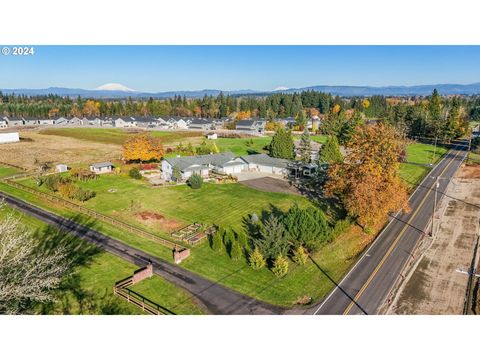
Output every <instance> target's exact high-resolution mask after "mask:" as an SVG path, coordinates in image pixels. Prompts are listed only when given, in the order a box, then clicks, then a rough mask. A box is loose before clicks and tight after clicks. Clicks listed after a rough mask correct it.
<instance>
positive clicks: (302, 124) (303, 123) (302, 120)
mask: <svg viewBox="0 0 480 360" xmlns="http://www.w3.org/2000/svg"><path fill="white" fill-rule="evenodd" d="M295 125H296V126H298V127H299V128H300V129H306V128H307V127H308V126H307V117H306V116H305V111H303V110H302V111H300V112H299V113H298V114H297V116H296V118H295Z"/></svg>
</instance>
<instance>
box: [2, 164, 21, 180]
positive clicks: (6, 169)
mask: <svg viewBox="0 0 480 360" xmlns="http://www.w3.org/2000/svg"><path fill="white" fill-rule="evenodd" d="M18 172H19V170H18V169H15V168H12V167H8V166H4V165H0V178H2V177H6V176H11V175H15V174H17V173H18Z"/></svg>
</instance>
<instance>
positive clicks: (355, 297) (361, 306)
mask: <svg viewBox="0 0 480 360" xmlns="http://www.w3.org/2000/svg"><path fill="white" fill-rule="evenodd" d="M466 148H467V145H465V144H463V143H462V144H461V145H457V146H456V147H454V148H453V149H451V150H450V151H449V152H448V153H447V154H446V155H445V156H444V158H443V159H442V160H441V161H440V162H439V163H438V164H437V165H436V166H435V168H433V169H432V171H431V172H430V173H429V176H427V177H426V178H425V179H424V180H423V182H422V183H421V184H420V185H419V186H418V187H417V189H416V190H415V192H414V193H413V194H412V196H411V197H410V207H411V209H412V210H411V211H410V213H408V214H405V213H400V214H394V215H393V216H392V219H391V221H390V222H389V223H388V225H387V226H386V227H385V229H384V230H383V231H382V232H381V233H380V235H379V236H378V237H377V238H376V240H375V241H374V242H373V243H372V245H371V246H370V247H369V248H368V249H367V250H366V251H365V252H364V254H363V256H362V257H361V258H360V259H359V261H358V262H357V263H356V264H355V266H354V267H353V268H352V269H351V270H350V272H349V273H348V274H347V275H346V276H345V277H344V278H343V280H342V281H341V282H340V283H339V284H337V286H336V287H335V288H334V290H333V291H332V292H331V293H330V294H329V296H328V297H327V298H326V299H325V300H324V301H323V302H322V303H321V304H320V305H319V306H317V307H314V308H312V309H310V310H309V311H307V313H310V314H318V315H321V314H332V315H335V314H338V315H341V314H345V315H346V314H364V315H367V314H376V313H377V311H378V309H379V307H380V306H381V305H382V304H383V302H384V301H385V300H386V297H387V296H388V294H389V292H390V290H391V289H392V287H393V285H394V283H395V281H396V280H397V279H398V277H399V276H400V274H401V272H402V271H403V269H404V267H405V264H406V263H407V261H408V259H409V258H410V257H411V256H412V255H411V254H412V252H413V250H414V249H415V246H416V245H417V243H418V241H419V240H420V239H421V238H422V236H424V235H426V236H429V232H430V228H429V229H427V226H428V225H429V223H430V220H431V217H432V213H433V206H434V198H435V190H434V189H435V183H436V180H435V179H434V177H437V176H438V177H439V180H438V182H439V187H438V192H437V204H438V201H439V200H440V199H441V197H443V193H444V192H445V189H446V187H447V185H448V183H449V181H450V179H451V178H452V177H453V176H454V174H455V172H456V170H457V169H458V167H459V166H460V165H461V163H462V161H463V159H464V158H465V156H466V153H467V152H466Z"/></svg>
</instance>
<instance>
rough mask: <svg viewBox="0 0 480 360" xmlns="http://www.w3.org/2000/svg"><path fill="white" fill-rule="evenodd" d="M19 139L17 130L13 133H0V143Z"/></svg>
mask: <svg viewBox="0 0 480 360" xmlns="http://www.w3.org/2000/svg"><path fill="white" fill-rule="evenodd" d="M19 141H20V135H19V134H18V132H13V133H0V144H8V143H14V142H19Z"/></svg>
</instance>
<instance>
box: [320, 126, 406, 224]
mask: <svg viewBox="0 0 480 360" xmlns="http://www.w3.org/2000/svg"><path fill="white" fill-rule="evenodd" d="M347 149H348V154H347V156H346V158H345V161H344V162H343V163H337V164H334V165H332V166H331V167H330V169H329V171H328V180H327V183H326V184H325V194H326V195H327V196H330V197H333V196H336V197H338V198H339V199H340V201H341V202H342V204H343V206H344V207H345V210H346V211H347V213H348V215H349V216H351V217H352V218H354V219H356V220H357V222H358V224H360V225H361V226H364V227H365V226H369V225H373V224H374V223H375V222H376V221H378V220H380V219H382V218H384V217H385V216H386V215H387V214H388V212H390V211H396V210H399V209H403V210H404V211H408V210H409V208H408V200H407V190H406V187H405V185H404V184H403V183H402V182H401V180H400V178H399V177H398V174H397V170H398V167H399V162H398V159H399V155H400V153H401V152H402V149H403V144H402V142H401V140H400V139H399V138H398V136H397V134H396V133H395V130H394V129H393V128H392V127H391V126H388V125H383V124H379V125H374V126H370V125H361V126H358V127H357V128H356V129H355V132H354V134H353V135H352V137H351V139H350V141H349V142H348V143H347Z"/></svg>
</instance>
